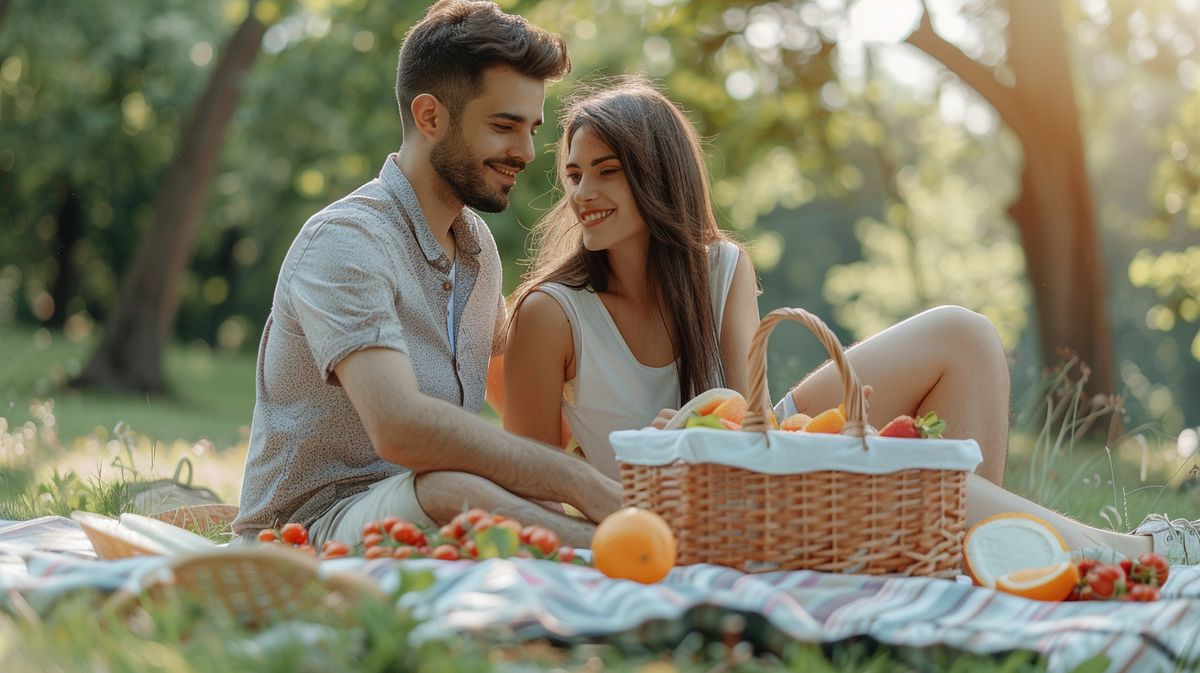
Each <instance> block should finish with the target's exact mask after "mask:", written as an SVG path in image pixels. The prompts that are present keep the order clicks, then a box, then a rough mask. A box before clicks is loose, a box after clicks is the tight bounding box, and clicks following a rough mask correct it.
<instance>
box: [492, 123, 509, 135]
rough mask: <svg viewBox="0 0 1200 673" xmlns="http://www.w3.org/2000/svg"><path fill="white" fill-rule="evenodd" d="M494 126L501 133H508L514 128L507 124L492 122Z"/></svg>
mask: <svg viewBox="0 0 1200 673" xmlns="http://www.w3.org/2000/svg"><path fill="white" fill-rule="evenodd" d="M492 128H493V129H495V130H497V131H499V132H500V133H508V132H509V131H511V130H512V127H511V126H509V125H507V124H492Z"/></svg>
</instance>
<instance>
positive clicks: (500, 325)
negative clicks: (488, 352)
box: [492, 294, 508, 357]
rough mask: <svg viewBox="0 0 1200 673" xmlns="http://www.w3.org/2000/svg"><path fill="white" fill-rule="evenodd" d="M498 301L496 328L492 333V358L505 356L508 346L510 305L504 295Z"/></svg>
mask: <svg viewBox="0 0 1200 673" xmlns="http://www.w3.org/2000/svg"><path fill="white" fill-rule="evenodd" d="M497 299H498V301H499V305H498V306H497V307H496V326H495V328H494V329H493V331H492V357H496V356H497V355H501V354H503V353H504V349H505V348H506V347H507V346H508V330H507V327H508V304H507V303H506V302H505V301H504V295H503V294H501V295H499V296H498V297H497Z"/></svg>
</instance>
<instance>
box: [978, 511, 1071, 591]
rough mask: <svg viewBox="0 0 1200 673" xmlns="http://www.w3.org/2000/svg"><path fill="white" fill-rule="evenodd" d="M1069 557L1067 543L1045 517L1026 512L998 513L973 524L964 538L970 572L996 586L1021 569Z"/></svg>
mask: <svg viewBox="0 0 1200 673" xmlns="http://www.w3.org/2000/svg"><path fill="white" fill-rule="evenodd" d="M1066 560H1068V555H1067V542H1066V540H1064V539H1063V537H1062V535H1059V534H1058V531H1056V530H1054V527H1053V526H1051V525H1050V524H1049V523H1047V522H1046V521H1045V520H1044V519H1042V518H1040V517H1036V516H1034V515H1032V514H1025V513H1023V512H1006V513H1003V514H996V515H994V516H989V517H988V518H986V519H984V520H983V521H980V522H979V523H977V524H975V525H974V526H971V529H970V530H968V531H967V536H966V537H965V538H964V539H963V561H964V564H963V565H964V567H965V569H966V572H967V575H970V577H971V579H972V580H974V581H975V583H976V584H979V585H982V586H985V587H993V588H995V586H996V579H997V578H998V577H1000V576H1001V575H1007V574H1009V573H1011V572H1015V571H1018V570H1028V569H1030V568H1045V567H1047V566H1052V565H1057V564H1059V563H1061V562H1063V561H1066Z"/></svg>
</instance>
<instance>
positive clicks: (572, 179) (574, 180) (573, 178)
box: [567, 173, 580, 185]
mask: <svg viewBox="0 0 1200 673" xmlns="http://www.w3.org/2000/svg"><path fill="white" fill-rule="evenodd" d="M579 179H580V175H579V174H578V173H568V174H567V182H569V183H571V184H573V185H577V184H579Z"/></svg>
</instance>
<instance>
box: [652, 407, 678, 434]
mask: <svg viewBox="0 0 1200 673" xmlns="http://www.w3.org/2000/svg"><path fill="white" fill-rule="evenodd" d="M677 413H679V412H678V410H676V409H663V410H662V411H660V412H658V415H657V416H655V417H654V420H653V421H651V422H650V427H652V428H656V429H658V430H664V429H666V427H667V423H670V422H671V419H672V418H675V414H677Z"/></svg>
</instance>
